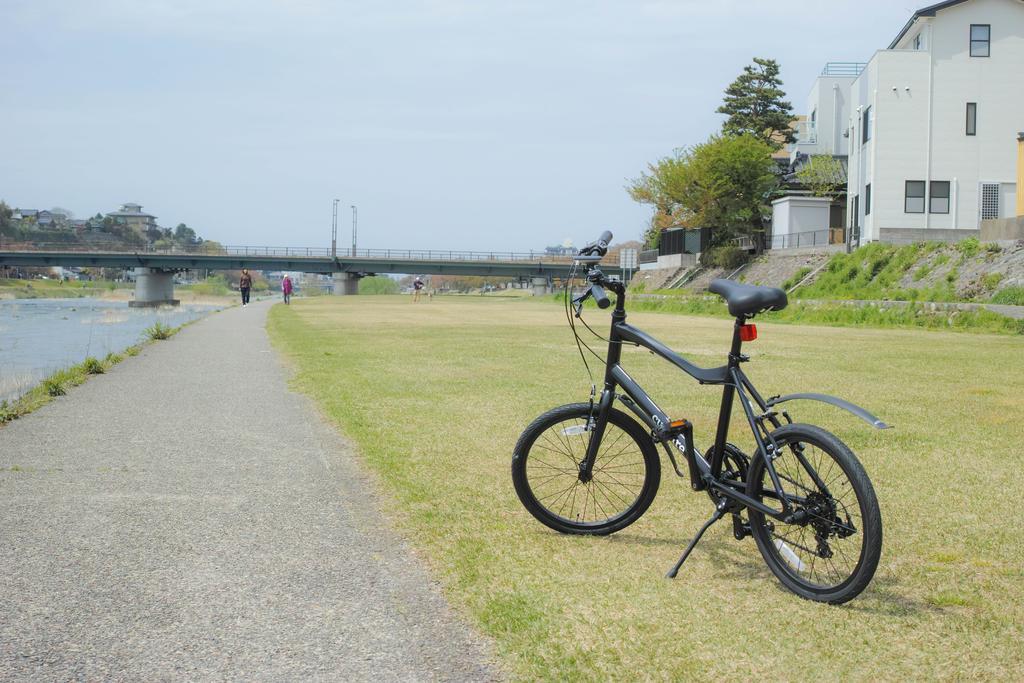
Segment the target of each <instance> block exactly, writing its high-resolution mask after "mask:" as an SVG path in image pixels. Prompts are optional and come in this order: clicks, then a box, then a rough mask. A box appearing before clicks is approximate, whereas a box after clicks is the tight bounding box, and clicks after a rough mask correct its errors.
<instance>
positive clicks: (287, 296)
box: [281, 275, 292, 304]
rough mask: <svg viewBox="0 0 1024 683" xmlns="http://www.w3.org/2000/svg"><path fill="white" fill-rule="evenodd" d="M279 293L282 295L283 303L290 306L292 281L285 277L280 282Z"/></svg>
mask: <svg viewBox="0 0 1024 683" xmlns="http://www.w3.org/2000/svg"><path fill="white" fill-rule="evenodd" d="M281 293H282V294H284V302H285V303H286V304H290V303H291V301H292V279H291V278H290V277H288V276H287V275H285V276H284V279H283V280H281Z"/></svg>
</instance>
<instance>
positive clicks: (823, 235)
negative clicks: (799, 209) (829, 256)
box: [768, 228, 845, 249]
mask: <svg viewBox="0 0 1024 683" xmlns="http://www.w3.org/2000/svg"><path fill="white" fill-rule="evenodd" d="M844 239H845V230H844V229H843V228H826V229H825V230H808V231H807V232H794V233H790V234H788V235H773V236H772V241H771V244H770V245H769V246H768V248H769V249H799V248H801V247H824V246H828V245H829V244H843V243H844Z"/></svg>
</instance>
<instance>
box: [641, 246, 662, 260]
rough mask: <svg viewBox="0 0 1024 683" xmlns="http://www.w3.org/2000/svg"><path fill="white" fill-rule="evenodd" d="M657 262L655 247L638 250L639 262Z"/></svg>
mask: <svg viewBox="0 0 1024 683" xmlns="http://www.w3.org/2000/svg"><path fill="white" fill-rule="evenodd" d="M657 262H658V250H657V249H645V250H643V251H641V252H640V263H657Z"/></svg>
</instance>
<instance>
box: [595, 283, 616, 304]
mask: <svg viewBox="0 0 1024 683" xmlns="http://www.w3.org/2000/svg"><path fill="white" fill-rule="evenodd" d="M590 296H592V297H594V301H595V302H597V307H598V308H608V307H609V306H611V305H612V302H611V301H610V300H609V299H608V295H607V294H605V291H604V287H602V286H601V285H599V284H592V285H590Z"/></svg>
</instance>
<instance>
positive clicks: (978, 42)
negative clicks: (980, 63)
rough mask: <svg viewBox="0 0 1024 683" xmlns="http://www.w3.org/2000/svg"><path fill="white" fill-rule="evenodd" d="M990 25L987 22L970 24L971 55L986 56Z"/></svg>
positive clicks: (990, 31)
mask: <svg viewBox="0 0 1024 683" xmlns="http://www.w3.org/2000/svg"><path fill="white" fill-rule="evenodd" d="M991 37H992V27H991V26H990V25H989V24H971V56H972V57H988V53H989V50H988V48H989V39H990V38H991Z"/></svg>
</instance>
